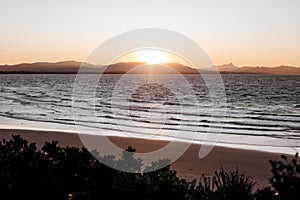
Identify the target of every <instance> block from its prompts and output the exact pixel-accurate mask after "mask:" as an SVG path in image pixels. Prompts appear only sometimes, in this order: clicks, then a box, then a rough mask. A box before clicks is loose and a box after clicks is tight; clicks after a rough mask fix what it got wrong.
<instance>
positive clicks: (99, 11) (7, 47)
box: [0, 0, 300, 66]
mask: <svg viewBox="0 0 300 200" xmlns="http://www.w3.org/2000/svg"><path fill="white" fill-rule="evenodd" d="M299 19H300V1H297V0H290V1H271V0H266V1H259V0H253V1H234V0H229V1H226V3H225V1H196V0H191V1H189V2H187V1H183V0H178V1H168V0H166V1H158V0H153V1H143V0H139V1H137V0H130V1H126V2H125V1H117V0H111V1H89V2H85V1H69V2H68V1H56V0H52V1H48V0H45V1H37V0H30V1H16V0H10V1H9V0H4V1H2V2H1V7H0V23H1V27H0V32H1V37H0V64H16V63H24V62H37V61H50V62H57V61H63V60H76V61H84V60H85V59H86V58H87V57H88V55H89V54H90V53H91V52H92V51H93V50H94V49H95V48H96V47H97V46H98V45H100V44H101V43H102V42H104V41H105V40H107V39H109V38H111V37H113V36H115V35H117V34H120V33H123V32H125V31H130V30H134V29H138V28H152V27H153V28H163V29H169V30H173V31H176V32H179V33H181V34H183V35H186V36H187V37H189V38H190V39H192V40H194V41H196V42H197V43H198V44H199V45H200V46H201V47H202V48H203V49H204V50H205V51H206V52H207V54H208V55H209V57H210V58H211V60H212V61H213V63H215V64H217V65H220V64H225V63H230V62H232V63H234V64H235V65H237V66H245V65H247V66H278V65H292V66H300V58H299V55H300V37H299V35H300V23H299ZM128 61H131V60H128ZM101 64H107V63H101Z"/></svg>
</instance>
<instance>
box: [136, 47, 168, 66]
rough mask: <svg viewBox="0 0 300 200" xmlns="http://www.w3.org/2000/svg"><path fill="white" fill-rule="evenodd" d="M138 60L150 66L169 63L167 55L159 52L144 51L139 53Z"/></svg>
mask: <svg viewBox="0 0 300 200" xmlns="http://www.w3.org/2000/svg"><path fill="white" fill-rule="evenodd" d="M138 60H139V61H140V62H146V63H148V64H156V63H165V62H167V58H166V55H164V53H163V52H161V51H157V50H143V51H141V52H139V55H138Z"/></svg>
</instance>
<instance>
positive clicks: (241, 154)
mask: <svg viewBox="0 0 300 200" xmlns="http://www.w3.org/2000/svg"><path fill="white" fill-rule="evenodd" d="M11 135H21V136H22V137H23V138H25V139H26V140H28V141H29V142H35V143H36V145H37V147H41V146H42V145H43V144H44V142H46V141H49V142H50V141H54V140H58V141H59V145H61V146H72V147H82V146H83V144H82V142H81V140H80V138H79V136H78V134H75V133H67V132H57V131H39V130H20V129H0V139H1V140H2V139H10V138H11ZM97 137H103V136H97ZM109 138H110V140H111V141H112V142H113V143H115V144H116V145H118V146H119V147H121V148H123V149H125V148H127V147H128V146H132V147H134V148H135V149H136V150H137V152H151V151H153V150H156V149H159V148H161V147H163V146H164V145H166V144H167V143H168V141H163V140H149V139H140V138H127V137H126V138H124V137H117V136H109ZM200 147H201V145H200V144H191V146H190V147H189V149H188V150H187V151H186V152H185V153H184V154H183V155H182V156H181V157H180V158H179V159H178V160H176V161H175V162H173V163H172V164H171V169H172V170H175V171H176V172H177V175H178V177H180V178H185V179H187V180H192V179H194V178H196V179H198V178H200V176H201V175H202V174H205V175H208V176H210V175H213V173H214V171H215V170H220V169H221V167H222V168H223V169H225V170H236V169H238V170H239V171H240V172H241V173H245V174H246V175H247V176H250V177H252V178H253V179H254V180H255V181H257V182H258V187H263V186H268V185H269V180H268V179H269V178H270V177H271V171H270V170H271V166H270V164H269V160H275V159H280V154H278V153H270V152H263V151H256V150H245V149H235V148H230V147H221V146H214V148H213V149H212V151H211V152H210V153H209V154H208V155H207V156H206V157H204V158H202V159H199V158H198V152H199V149H200Z"/></svg>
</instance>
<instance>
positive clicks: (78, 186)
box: [0, 136, 300, 200]
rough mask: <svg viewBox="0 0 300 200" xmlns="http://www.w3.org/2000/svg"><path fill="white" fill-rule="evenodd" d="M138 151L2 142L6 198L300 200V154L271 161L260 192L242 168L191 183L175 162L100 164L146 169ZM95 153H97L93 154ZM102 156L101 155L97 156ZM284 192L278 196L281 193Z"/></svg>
mask: <svg viewBox="0 0 300 200" xmlns="http://www.w3.org/2000/svg"><path fill="white" fill-rule="evenodd" d="M129 152H135V149H134V148H132V147H128V149H127V150H126V151H124V152H123V155H122V157H121V158H120V159H118V160H117V159H115V157H114V156H105V157H100V156H99V153H97V152H96V151H93V152H92V154H91V153H90V152H89V151H88V150H87V149H86V148H81V149H80V148H73V147H60V146H59V145H58V142H57V141H54V142H51V143H49V142H46V143H45V144H44V146H43V147H42V148H41V149H37V147H36V145H35V144H34V143H31V144H29V143H28V141H26V140H25V139H23V138H21V137H20V136H12V139H10V140H3V141H2V142H0V198H1V199H18V200H20V199H22V200H27V199H29V200H34V199H45V200H47V199H51V200H52V199H56V200H60V199H74V200H75V199H80V200H87V199H89V200H94V199H124V200H126V199H130V200H134V199H147V200H151V199H180V200H182V199H183V200H185V199H200V200H213V199H221V200H225V199H226V200H227V199H231V200H234V199H243V200H247V199H256V200H260V199H264V200H274V199H300V198H299V194H298V193H297V189H298V188H300V187H299V186H300V185H299V173H300V167H299V160H298V154H296V156H295V158H294V159H293V160H292V162H291V163H289V162H288V161H287V158H286V157H284V156H283V157H282V158H283V159H284V162H282V161H270V163H271V165H272V172H273V177H272V178H271V184H272V185H273V187H274V189H275V190H276V191H275V190H273V189H272V188H263V189H261V190H258V191H254V186H255V184H256V182H254V181H252V179H251V178H249V177H247V176H246V175H245V174H241V173H239V172H238V170H236V171H233V172H226V171H224V170H223V169H222V170H221V171H216V172H215V174H214V175H213V176H212V177H207V176H205V175H202V177H201V178H200V180H196V179H195V180H193V181H191V182H188V181H186V180H185V179H180V178H178V177H177V175H176V172H175V171H172V170H170V166H169V165H168V164H169V163H170V161H169V160H159V161H157V162H153V163H152V165H151V166H148V167H147V169H146V170H150V169H153V170H156V169H158V168H160V166H167V167H164V168H162V169H159V170H156V171H152V172H149V173H125V172H121V171H117V170H114V169H112V168H110V167H107V166H106V165H104V164H102V163H101V162H99V160H100V161H101V160H102V161H103V160H104V159H105V162H108V161H109V162H111V163H112V165H114V166H118V167H119V168H122V167H124V168H127V167H128V166H130V167H132V168H133V169H132V170H133V171H137V172H140V171H141V167H142V160H140V159H135V158H134V156H133V155H134V154H132V153H129ZM92 155H93V156H92ZM95 157H96V158H97V159H96V158H95ZM277 194H278V195H277Z"/></svg>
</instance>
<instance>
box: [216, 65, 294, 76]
mask: <svg viewBox="0 0 300 200" xmlns="http://www.w3.org/2000/svg"><path fill="white" fill-rule="evenodd" d="M217 68H218V69H219V71H220V72H221V73H238V74H241V73H242V74H246V73H247V74H295V75H300V67H291V66H285V65H281V66H278V67H258V66H257V67H252V66H243V67H237V66H235V65H233V64H232V63H229V64H225V65H220V66H217Z"/></svg>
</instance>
